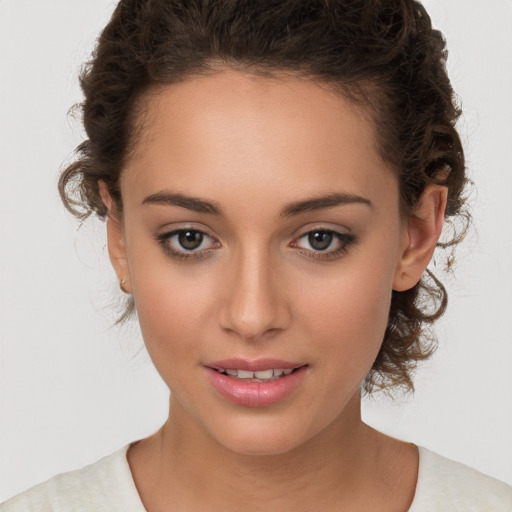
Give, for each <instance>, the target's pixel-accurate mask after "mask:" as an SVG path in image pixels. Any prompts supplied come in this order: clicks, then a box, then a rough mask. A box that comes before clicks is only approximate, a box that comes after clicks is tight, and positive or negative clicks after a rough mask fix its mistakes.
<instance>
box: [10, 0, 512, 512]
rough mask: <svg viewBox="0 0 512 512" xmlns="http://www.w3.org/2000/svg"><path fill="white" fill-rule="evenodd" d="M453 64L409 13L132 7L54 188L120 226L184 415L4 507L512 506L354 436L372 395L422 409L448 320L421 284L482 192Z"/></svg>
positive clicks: (117, 261) (86, 80) (460, 469)
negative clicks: (418, 368) (399, 395)
mask: <svg viewBox="0 0 512 512" xmlns="http://www.w3.org/2000/svg"><path fill="white" fill-rule="evenodd" d="M444 59H445V50H444V42H443V39H442V37H441V35H440V34H439V33H438V32H436V31H434V30H432V28H431V26H430V20H429V17H428V15H427V13H426V11H425V10H424V9H423V8H422V6H421V5H420V4H418V3H416V2H412V1H408V2H402V1H396V2H386V4H385V7H384V6H383V4H382V5H381V2H377V1H375V2H363V1H361V2H358V1H353V2H341V1H340V2H330V1H329V2H327V1H321V2H320V1H319V2H311V1H308V2H297V1H289V2H278V3H276V4H275V5H271V4H265V5H263V6H261V5H258V4H254V3H251V2H222V3H221V2H199V1H197V2H190V1H187V2H174V3H170V2H166V1H150V2H147V1H133V0H132V1H123V2H121V3H120V4H119V5H118V7H117V9H116V11H115V13H114V15H113V17H112V20H111V21H110V23H109V25H108V26H107V27H106V28H105V30H104V32H103V34H102V36H101V38H100V40H99V43H98V47H97V50H96V53H95V55H94V58H93V61H92V62H91V64H90V65H89V67H88V68H87V69H86V70H85V72H84V74H83V76H82V88H83V91H84V94H85V102H84V105H83V111H84V125H85V128H86V131H87V135H88V140H86V141H85V142H84V143H83V144H82V145H81V146H80V147H79V158H78V159H77V161H76V162H75V163H73V164H72V165H71V166H69V167H68V168H67V169H66V170H65V171H64V172H63V174H62V176H61V181H60V191H61V195H62V197H63V200H64V202H65V204H66V206H67V207H68V208H69V209H70V210H71V211H72V212H74V213H75V214H76V215H77V216H78V217H80V218H85V217H87V216H88V215H89V214H91V213H93V212H94V213H96V214H98V215H99V216H100V217H102V218H105V219H106V221H107V230H108V247H109V254H110V259H111V261H112V264H113V267H114V270H115V271H116V274H117V276H118V280H119V283H120V287H121V289H122V290H123V291H124V292H125V293H126V294H127V295H128V296H129V297H130V298H129V301H128V303H127V308H126V311H125V314H124V316H123V319H124V318H128V317H129V316H130V315H131V314H132V313H133V309H134V308H136V311H137V316H138V320H139V323H140V326H141V331H142V334H143V337H144V341H145V343H146V347H147V349H148V352H149V354H150V355H151V358H152V360H153V362H154V364H155V366H156V368H157V370H158V371H159V373H160V375H161V376H162V378H163V380H164V381H165V382H166V384H167V385H168V386H169V388H170V390H171V400H170V411H169V417H168V419H167V421H166V423H165V424H164V425H163V427H162V428H161V429H160V430H159V431H158V432H157V433H155V434H154V435H153V436H150V437H149V438H146V439H143V440H140V441H138V442H136V443H133V444H131V445H129V446H126V447H125V448H124V449H123V450H121V451H119V452H117V453H116V454H113V455H112V456H109V457H107V458H105V459H103V460H102V461H100V462H98V463H97V464H95V465H93V466H90V467H88V468H85V469H83V470H79V471H78V472H73V473H68V474H65V475H62V476H59V477H56V478H55V479H53V480H51V481H50V482H49V483H46V484H42V485H41V486H38V487H36V488H34V489H32V490H30V491H27V492H26V493H24V494H22V495H20V496H19V497H17V498H14V500H13V501H11V502H10V503H7V504H4V505H3V507H4V508H5V510H7V511H10V510H31V509H33V510H58V509H59V508H60V509H65V510H69V509H79V510H89V509H90V510H103V509H104V510H112V509H113V508H114V509H119V510H144V509H145V510H148V511H149V512H151V511H156V510H219V509H221V508H222V509H225V510H235V509H238V508H240V507H241V506H243V507H244V508H246V509H249V510H260V509H262V508H263V507H265V508H268V507H270V508H273V509H274V508H275V509H284V510H313V509H318V510H325V511H330V510H337V511H340V510H383V511H386V510H403V511H406V510H411V511H419V510H436V509H437V510H443V509H446V510H468V509H469V508H470V507H473V508H474V509H476V510H508V509H509V508H510V506H511V503H512V491H511V490H510V488H509V487H507V486H506V485H504V484H502V483H500V482H498V481H496V480H493V479H491V478H489V477H486V476H484V475H481V474H479V473H477V472H475V471H474V470H471V469H470V468H467V467H464V466H461V465H459V464H457V463H454V462H451V461H448V460H447V459H443V458H442V457H440V456H438V455H436V454H434V453H432V452H429V451H428V450H426V449H424V448H418V447H416V446H415V445H413V444H410V443H404V442H402V441H399V440H397V439H394V438H390V437H388V436H385V435H384V434H382V433H380V432H378V431H376V430H374V429H372V428H370V427H368V426H367V425H365V424H364V423H363V422H362V421H361V416H360V397H361V390H364V391H365V392H368V393H370V392H372V391H374V390H377V389H382V388H384V389H391V388H393V387H400V386H402V387H405V388H409V389H410V388H412V380H411V370H412V368H413V367H414V365H415V363H416V362H417V361H419V360H421V359H425V358H426V357H428V356H429V355H430V353H431V351H432V347H431V344H430V343H429V342H428V337H426V336H425V333H424V329H425V327H426V326H428V325H429V324H430V323H432V322H433V321H434V320H436V319H437V318H438V317H439V316H440V315H441V314H442V313H443V311H444V308H445V306H446V294H445V291H444V289H443V287H442V285H441V283H440V282H439V281H438V280H437V279H436V278H435V277H434V276H433V275H432V274H430V273H429V272H428V271H426V267H427V265H428V263H429V261H430V259H431V257H432V254H433V251H434V249H435V247H436V244H437V243H438V239H439V237H440V235H441V229H442V226H443V221H444V220H445V218H447V219H454V218H455V219H456V218H458V217H461V216H463V215H464V210H463V203H464V201H463V197H462V191H463V188H464V184H465V181H466V178H465V171H464V158H463V151H462V147H461V144H460V139H459V136H458V134H457V132H456V130H455V128H454V125H455V122H456V120H457V118H458V116H459V110H458V108H457V106H456V105H455V104H454V102H453V93H452V89H451V86H450V83H449V81H448V78H447V76H446V72H445V69H444ZM75 187H77V188H75ZM76 191H78V194H77V195H73V192H76ZM456 242H457V237H455V238H454V239H453V240H450V241H448V242H447V243H448V244H452V245H453V244H456ZM425 298H429V299H431V301H433V305H432V304H430V303H429V302H428V300H427V301H426V300H425ZM457 507H458V508H457ZM4 508H2V510H3V509H4Z"/></svg>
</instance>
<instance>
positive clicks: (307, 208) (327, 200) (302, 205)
mask: <svg viewBox="0 0 512 512" xmlns="http://www.w3.org/2000/svg"><path fill="white" fill-rule="evenodd" d="M354 203H356V204H357V203H359V204H364V205H367V206H369V207H370V208H373V204H372V202H371V201H370V200H369V199H366V197H361V196H358V195H355V194H348V193H336V194H327V195H325V196H319V197H313V198H311V199H306V200H304V201H296V202H294V203H290V204H288V205H287V206H286V207H285V208H284V209H283V210H282V211H281V217H291V216H292V215H298V214H300V213H304V212H311V211H314V210H323V209H326V208H334V207H335V206H341V205H345V204H354Z"/></svg>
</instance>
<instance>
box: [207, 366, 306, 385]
mask: <svg viewBox="0 0 512 512" xmlns="http://www.w3.org/2000/svg"><path fill="white" fill-rule="evenodd" d="M303 366H307V365H300V366H297V367H295V368H268V369H265V370H259V371H249V370H242V369H240V368H212V370H215V371H216V372H218V373H220V374H221V375H226V376H227V377H230V378H231V379H234V380H243V381H245V382H272V381H274V380H277V379H282V378H283V377H286V376H287V375H290V374H292V373H293V372H295V371H297V370H298V369H299V368H302V367H303Z"/></svg>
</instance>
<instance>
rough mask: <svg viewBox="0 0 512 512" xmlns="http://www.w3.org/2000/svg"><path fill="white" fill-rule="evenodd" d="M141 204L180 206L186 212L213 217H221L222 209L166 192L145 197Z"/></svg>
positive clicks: (196, 199)
mask: <svg viewBox="0 0 512 512" xmlns="http://www.w3.org/2000/svg"><path fill="white" fill-rule="evenodd" d="M142 204H143V205H145V204H161V205H166V206H180V207H181V208H186V209H187V210H192V211H194V212H199V213H211V214H213V215H222V209H221V207H220V206H219V205H218V204H217V203H213V202H209V201H205V200H204V199H199V198H197V197H189V196H185V195H183V194H170V193H166V192H157V193H156V194H151V195H149V196H147V197H146V198H145V199H144V200H143V201H142Z"/></svg>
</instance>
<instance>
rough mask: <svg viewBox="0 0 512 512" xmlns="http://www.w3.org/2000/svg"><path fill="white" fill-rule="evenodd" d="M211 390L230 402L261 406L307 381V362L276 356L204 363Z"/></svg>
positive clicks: (271, 402) (280, 398)
mask: <svg viewBox="0 0 512 512" xmlns="http://www.w3.org/2000/svg"><path fill="white" fill-rule="evenodd" d="M205 370H206V373H207V376H208V378H209V381H210V383H211V384H212V385H213V387H214V389H216V391H217V392H218V393H220V395H222V396H223V397H224V398H226V399H228V400H229V401H230V402H233V403H236V404H238V405H243V406H249V407H261V406H267V405H272V404H274V403H276V402H280V401H282V400H284V399H285V398H287V397H289V396H290V397H291V396H292V395H294V394H295V392H296V391H297V390H298V389H299V388H300V387H301V386H302V383H303V382H304V380H307V379H308V377H307V375H308V374H309V371H308V370H309V364H305V363H290V362H287V361H283V360H278V359H265V360H257V361H247V360H244V359H238V358H237V359H230V360H224V361H218V362H215V363H210V364H208V365H205Z"/></svg>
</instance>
